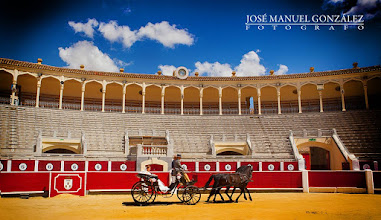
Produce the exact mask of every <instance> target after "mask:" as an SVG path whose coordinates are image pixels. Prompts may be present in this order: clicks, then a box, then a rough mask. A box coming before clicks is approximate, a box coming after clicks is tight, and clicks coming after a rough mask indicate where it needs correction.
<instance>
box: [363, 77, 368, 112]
mask: <svg viewBox="0 0 381 220" xmlns="http://www.w3.org/2000/svg"><path fill="white" fill-rule="evenodd" d="M364 97H365V107H366V109H369V100H368V85H367V84H366V82H364Z"/></svg>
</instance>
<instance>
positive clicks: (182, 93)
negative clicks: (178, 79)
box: [180, 86, 184, 115]
mask: <svg viewBox="0 0 381 220" xmlns="http://www.w3.org/2000/svg"><path fill="white" fill-rule="evenodd" d="M180 92H181V110H180V112H181V115H183V114H184V86H181V88H180Z"/></svg>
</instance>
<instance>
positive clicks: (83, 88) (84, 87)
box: [81, 82, 86, 111]
mask: <svg viewBox="0 0 381 220" xmlns="http://www.w3.org/2000/svg"><path fill="white" fill-rule="evenodd" d="M85 91H86V83H84V82H83V83H82V95H81V111H83V110H84V104H85Z"/></svg>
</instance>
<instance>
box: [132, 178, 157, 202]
mask: <svg viewBox="0 0 381 220" xmlns="http://www.w3.org/2000/svg"><path fill="white" fill-rule="evenodd" d="M131 195H132V198H133V199H134V201H135V202H136V203H139V204H147V203H149V202H153V201H154V200H155V198H156V195H155V189H154V187H153V186H152V185H148V184H146V183H144V182H137V183H135V184H134V186H133V187H132V189H131ZM152 198H153V199H152Z"/></svg>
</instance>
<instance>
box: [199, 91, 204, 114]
mask: <svg viewBox="0 0 381 220" xmlns="http://www.w3.org/2000/svg"><path fill="white" fill-rule="evenodd" d="M203 96H204V88H201V89H200V115H203V114H204V113H203V110H202V97H203Z"/></svg>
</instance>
